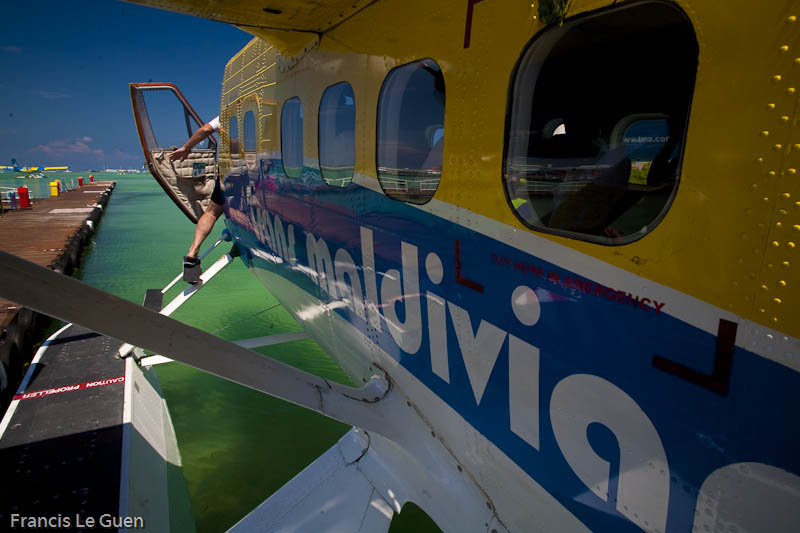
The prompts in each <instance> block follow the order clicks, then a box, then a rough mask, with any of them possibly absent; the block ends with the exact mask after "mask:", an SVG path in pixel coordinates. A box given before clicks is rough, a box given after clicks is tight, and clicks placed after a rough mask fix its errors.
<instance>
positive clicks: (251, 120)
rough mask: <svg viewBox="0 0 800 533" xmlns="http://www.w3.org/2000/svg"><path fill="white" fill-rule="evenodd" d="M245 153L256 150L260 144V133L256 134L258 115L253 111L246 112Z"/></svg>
mask: <svg viewBox="0 0 800 533" xmlns="http://www.w3.org/2000/svg"><path fill="white" fill-rule="evenodd" d="M243 134H244V135H243V137H244V153H248V152H255V151H256V146H258V135H257V134H256V117H255V115H254V114H253V112H252V111H248V112H247V113H245V114H244V132H243Z"/></svg>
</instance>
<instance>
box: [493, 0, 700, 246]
mask: <svg viewBox="0 0 800 533" xmlns="http://www.w3.org/2000/svg"><path fill="white" fill-rule="evenodd" d="M642 43H647V45H646V46H643V45H642ZM623 52H624V53H623ZM697 55H698V47H697V40H696V38H695V34H694V30H693V29H692V26H691V23H690V22H689V20H688V18H687V17H686V16H685V15H684V14H683V12H682V11H680V10H679V9H678V8H677V7H675V6H672V5H670V4H667V3H665V2H643V3H637V4H629V5H627V6H622V7H618V8H615V9H611V10H606V11H603V12H600V13H597V14H594V15H590V16H587V17H583V18H580V19H577V20H573V21H568V22H566V23H565V24H563V25H561V26H552V27H551V28H549V29H547V30H546V31H545V32H544V33H542V34H541V35H540V36H538V37H537V38H536V39H535V40H534V41H533V42H532V43H531V44H530V45H529V46H528V48H527V49H526V50H525V51H524V52H523V55H522V58H521V60H520V62H519V64H518V67H517V70H516V72H515V74H514V77H513V78H512V94H511V99H510V106H511V109H510V118H509V121H508V130H507V132H506V154H507V155H506V158H505V161H504V169H503V170H504V172H503V174H504V183H505V189H506V194H507V196H508V199H509V202H510V204H511V205H512V208H513V209H514V212H515V213H516V215H517V216H518V217H519V218H520V219H521V220H522V221H523V222H524V223H525V224H526V225H527V226H529V227H531V228H534V229H538V230H542V231H546V232H549V233H556V234H559V235H565V236H569V237H572V238H576V239H582V240H587V241H591V242H597V243H602V244H624V243H627V242H631V241H634V240H636V239H639V238H641V237H642V236H643V235H645V234H646V233H648V232H649V231H650V230H652V228H653V227H655V225H656V224H658V222H660V221H661V219H662V218H663V217H664V215H665V213H666V211H667V210H668V208H669V205H670V203H671V201H672V198H673V197H674V196H675V192H676V190H677V187H678V181H679V177H680V167H681V157H682V154H683V145H684V137H685V133H686V126H687V123H688V117H689V106H690V104H691V99H692V90H693V88H694V81H695V75H696V72H697ZM593 80H595V81H596V80H602V83H596V82H595V81H593Z"/></svg>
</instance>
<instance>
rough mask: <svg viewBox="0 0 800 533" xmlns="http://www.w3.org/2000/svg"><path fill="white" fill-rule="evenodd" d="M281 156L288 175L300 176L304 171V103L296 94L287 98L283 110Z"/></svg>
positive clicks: (291, 176)
mask: <svg viewBox="0 0 800 533" xmlns="http://www.w3.org/2000/svg"><path fill="white" fill-rule="evenodd" d="M281 157H282V159H283V172H284V173H285V174H286V176H287V177H289V178H299V177H300V174H301V173H302V172H303V104H302V103H301V102H300V99H299V98H298V97H296V96H295V97H294V98H289V99H288V100H286V102H284V104H283V111H281Z"/></svg>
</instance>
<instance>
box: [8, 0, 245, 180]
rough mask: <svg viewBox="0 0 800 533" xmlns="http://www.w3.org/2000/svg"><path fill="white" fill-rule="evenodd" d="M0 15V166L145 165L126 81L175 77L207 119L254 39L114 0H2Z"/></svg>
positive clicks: (223, 26)
mask: <svg viewBox="0 0 800 533" xmlns="http://www.w3.org/2000/svg"><path fill="white" fill-rule="evenodd" d="M3 18H4V24H3V31H2V32H0V165H7V164H9V163H8V162H9V161H10V160H11V158H16V160H17V162H18V163H20V164H22V165H31V166H57V165H69V166H70V170H75V171H81V170H89V169H102V168H141V167H142V164H143V163H144V156H143V154H142V148H141V144H140V143H139V138H138V135H137V134H136V126H135V124H134V121H133V113H132V111H131V100H130V90H129V88H128V83H131V82H151V81H152V82H171V83H174V84H175V85H177V86H178V88H179V89H180V90H181V92H183V94H184V96H185V97H186V98H187V100H188V101H189V103H190V104H191V105H192V106H193V107H194V109H195V110H196V111H197V113H198V114H199V115H200V117H201V118H202V119H203V120H204V121H208V120H210V119H212V118H214V116H216V115H217V114H218V113H219V102H220V92H221V84H222V76H223V72H224V69H225V64H226V63H227V62H228V60H229V59H230V58H231V57H232V56H233V55H234V54H235V53H236V52H238V51H239V50H241V48H242V47H243V46H244V45H245V44H247V42H249V41H250V40H251V39H252V36H251V35H250V34H248V33H246V32H243V31H242V30H239V29H238V28H235V27H233V26H231V25H228V24H223V23H219V22H213V21H210V20H205V19H199V18H195V17H190V16H187V15H180V14H177V13H170V12H167V11H162V10H158V9H155V8H151V7H143V6H139V5H135V4H128V3H125V2H119V1H116V0H69V1H67V2H65V1H63V0H59V1H53V0H27V1H22V2H7V3H5V5H4V6H3Z"/></svg>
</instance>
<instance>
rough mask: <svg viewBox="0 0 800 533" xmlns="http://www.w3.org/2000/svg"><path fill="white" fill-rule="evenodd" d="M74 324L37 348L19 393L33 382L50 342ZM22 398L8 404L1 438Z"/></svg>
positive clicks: (57, 332) (1, 425)
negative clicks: (37, 367) (37, 366)
mask: <svg viewBox="0 0 800 533" xmlns="http://www.w3.org/2000/svg"><path fill="white" fill-rule="evenodd" d="M71 325H72V324H67V325H66V326H64V327H63V328H61V329H59V330H58V331H56V332H55V333H53V334H52V335H50V337H48V338H47V340H46V341H44V343H42V345H41V346H40V347H39V349H38V350H36V354H35V355H34V356H33V359H31V364H30V366H29V367H28V371H27V372H26V373H25V377H24V378H23V379H22V383H20V384H19V388H18V389H17V394H22V393H23V392H25V389H26V388H27V387H28V385H29V384H30V382H31V379H32V378H33V374H34V372H36V365H38V364H39V361H40V360H41V359H42V356H43V355H44V352H45V351H46V350H47V347H48V346H50V343H51V342H52V341H53V340H54V339H55V338H56V337H58V336H59V335H61V334H62V333H63V332H64V331H65V330H66V329H67V328H68V327H70V326H71ZM19 402H20V400H12V401H11V403H10V404H9V405H8V409H6V414H5V416H3V421H2V422H0V439H2V438H3V435H5V433H6V428H8V424H10V423H11V418H12V417H13V416H14V411H16V410H17V405H19Z"/></svg>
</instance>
